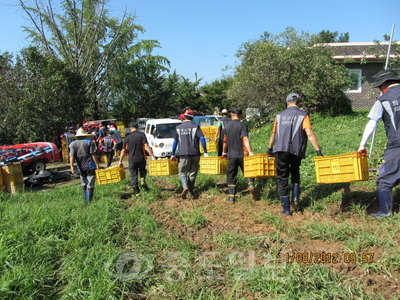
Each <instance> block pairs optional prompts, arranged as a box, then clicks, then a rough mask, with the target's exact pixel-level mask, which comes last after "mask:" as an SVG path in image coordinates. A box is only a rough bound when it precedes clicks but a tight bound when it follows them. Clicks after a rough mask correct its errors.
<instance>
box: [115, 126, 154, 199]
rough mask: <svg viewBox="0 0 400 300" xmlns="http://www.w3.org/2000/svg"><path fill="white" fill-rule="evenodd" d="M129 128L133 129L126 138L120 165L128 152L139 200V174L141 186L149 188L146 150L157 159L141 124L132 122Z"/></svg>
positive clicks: (132, 180)
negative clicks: (141, 130)
mask: <svg viewBox="0 0 400 300" xmlns="http://www.w3.org/2000/svg"><path fill="white" fill-rule="evenodd" d="M129 129H130V130H131V133H130V134H129V135H128V136H127V137H126V138H125V140H124V145H123V146H122V151H121V156H120V158H119V165H120V166H121V165H122V159H123V158H124V156H125V154H128V162H129V172H130V175H131V186H132V189H133V193H134V195H135V199H136V200H139V199H140V189H139V185H138V175H139V176H140V185H141V187H142V188H144V189H146V190H147V189H148V186H147V184H146V174H147V170H146V160H147V156H146V151H147V152H148V153H149V154H150V156H151V157H152V159H155V157H154V154H153V151H152V150H151V147H150V146H149V144H148V142H147V138H146V135H145V134H144V133H143V132H140V131H139V124H138V123H131V124H130V125H129ZM145 150H146V151H145Z"/></svg>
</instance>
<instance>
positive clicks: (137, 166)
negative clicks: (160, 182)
mask: <svg viewBox="0 0 400 300" xmlns="http://www.w3.org/2000/svg"><path fill="white" fill-rule="evenodd" d="M129 173H130V174H131V185H132V187H135V186H137V185H138V175H139V176H140V178H146V174H147V170H146V161H145V160H143V161H140V162H132V163H129Z"/></svg>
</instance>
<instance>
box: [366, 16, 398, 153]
mask: <svg viewBox="0 0 400 300" xmlns="http://www.w3.org/2000/svg"><path fill="white" fill-rule="evenodd" d="M394 28H395V24H393V25H392V32H391V33H390V40H389V46H388V51H387V55H386V63H385V69H384V70H386V69H387V68H388V66H389V58H390V50H391V48H392V40H393V35H394ZM380 95H382V93H380ZM375 136H376V128H375V130H374V132H373V134H372V140H371V146H370V148H369V155H368V158H369V159H371V156H372V150H373V149H374V144H375Z"/></svg>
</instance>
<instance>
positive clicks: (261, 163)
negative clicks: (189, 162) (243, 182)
mask: <svg viewBox="0 0 400 300" xmlns="http://www.w3.org/2000/svg"><path fill="white" fill-rule="evenodd" d="M275 176H276V164H275V157H274V156H272V155H270V154H254V155H252V156H245V157H244V177H246V178H268V177H275Z"/></svg>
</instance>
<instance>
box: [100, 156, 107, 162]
mask: <svg viewBox="0 0 400 300" xmlns="http://www.w3.org/2000/svg"><path fill="white" fill-rule="evenodd" d="M98 158H99V162H100V163H102V164H106V163H107V156H106V155H100V156H98Z"/></svg>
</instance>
